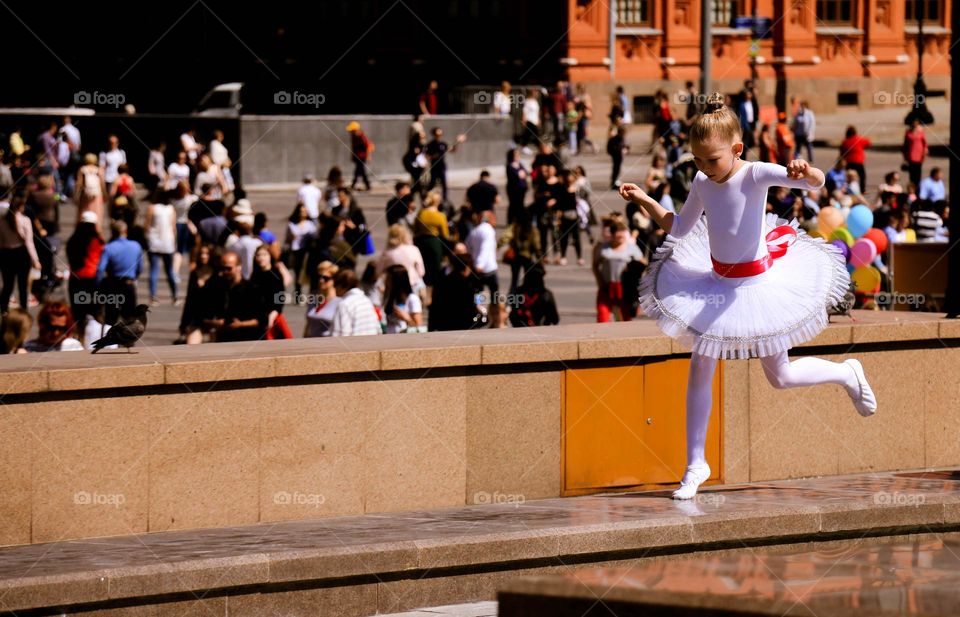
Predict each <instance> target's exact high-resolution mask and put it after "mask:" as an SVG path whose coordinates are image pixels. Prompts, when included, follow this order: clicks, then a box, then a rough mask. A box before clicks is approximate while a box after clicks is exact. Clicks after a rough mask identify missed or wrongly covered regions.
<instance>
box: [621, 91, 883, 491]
mask: <svg viewBox="0 0 960 617" xmlns="http://www.w3.org/2000/svg"><path fill="white" fill-rule="evenodd" d="M741 139H742V134H741V132H740V123H739V121H738V120H737V117H736V116H735V115H734V114H733V112H732V111H731V110H730V109H729V108H727V107H726V106H725V105H724V103H723V96H722V95H721V94H719V93H715V94H713V95H711V97H710V99H709V102H708V104H707V109H706V112H705V113H704V114H703V115H701V116H700V117H698V118H697V119H696V120H695V121H694V123H693V125H692V126H691V127H690V146H691V149H692V151H693V155H694V160H695V162H696V165H697V167H698V168H699V170H700V171H699V172H697V175H696V177H695V178H694V180H693V184H692V186H691V188H690V195H689V196H688V197H687V200H686V203H685V204H684V206H683V208H682V209H681V211H680V214H677V215H674V214H673V213H672V212H669V211H667V210H666V209H665V208H663V206H661V205H660V204H659V203H657V202H656V201H655V200H653V199H651V198H650V196H649V195H647V194H646V193H645V192H644V191H643V190H642V189H641V188H640V187H638V186H637V185H636V184H624V185H623V186H621V187H620V195H621V197H623V198H624V199H626V200H628V201H632V202H634V203H636V204H638V205H639V206H641V207H642V208H643V209H644V210H645V211H646V212H647V214H649V215H650V216H651V217H652V218H653V219H654V220H656V221H657V223H658V224H659V225H660V226H661V227H662V228H663V229H664V230H666V231H667V232H668V233H669V235H668V236H667V240H666V241H665V242H664V244H663V246H661V247H660V248H659V249H658V250H657V252H656V255H655V258H654V260H653V262H652V263H651V264H650V266H649V267H648V268H647V273H646V276H645V277H644V279H643V281H642V282H641V284H640V305H641V307H642V308H643V312H644V313H645V314H646V315H649V316H650V317H653V318H655V319H656V320H657V325H658V326H659V327H660V328H661V329H662V330H663V331H664V332H665V333H666V334H668V335H669V336H671V337H673V338H676V339H679V340H681V341H683V342H685V343H686V344H687V345H688V346H689V347H690V349H691V351H692V356H691V360H690V375H689V378H688V383H687V469H686V472H685V473H684V475H683V480H682V481H681V483H680V488H678V489H677V490H676V491H674V493H673V497H674V498H676V499H690V498H692V497H693V496H694V495H696V493H697V489H698V488H699V486H700V485H701V484H702V483H703V482H704V481H706V480H707V479H708V478H709V477H710V467H709V466H708V465H707V461H706V458H705V456H704V445H705V443H706V438H707V422H708V420H709V419H710V408H711V406H712V401H711V393H712V388H713V387H712V382H713V374H714V370H715V368H716V365H717V360H718V359H721V358H724V359H736V358H751V357H756V358H760V363H761V365H762V366H763V371H764V374H766V376H767V379H768V380H769V381H770V383H771V384H772V385H773V386H774V387H775V388H795V387H799V386H812V385H816V384H825V383H834V384H840V385H841V386H843V387H844V388H846V391H847V393H848V394H849V395H850V398H851V399H853V403H854V406H855V407H856V409H857V411H858V412H859V413H860V414H861V415H863V416H870V415H872V414H873V413H875V412H876V409H877V402H876V397H875V396H874V394H873V390H871V388H870V385H869V384H868V383H867V380H866V377H865V376H864V373H863V367H862V366H861V365H860V362H859V361H857V360H854V359H848V360H845V361H844V362H830V361H828V360H823V359H821V358H812V357H806V358H798V359H796V360H793V361H790V359H789V358H788V357H787V350H788V349H790V348H791V347H793V346H794V345H798V344H800V343H803V342H806V341H808V340H811V339H813V338H814V337H815V336H816V335H817V334H819V333H820V332H821V331H822V330H823V329H824V328H825V327H826V326H827V308H828V307H831V306H833V305H835V304H837V303H838V302H839V301H840V300H841V299H842V298H843V296H844V294H845V293H846V291H847V289H848V287H849V285H850V276H849V274H848V273H847V269H846V267H845V265H844V259H843V257H842V255H841V254H840V252H839V250H838V249H837V248H836V247H834V246H833V245H831V244H828V243H826V242H824V241H823V240H822V239H820V238H812V237H810V236H808V235H806V234H805V233H804V232H803V231H802V230H801V229H799V226H798V224H797V222H796V220H794V221H790V222H787V221H785V220H782V219H779V220H778V219H777V217H776V215H774V214H765V210H766V197H767V189H769V188H770V187H771V186H786V187H790V188H798V189H815V188H819V187H822V186H823V185H824V175H823V172H822V171H820V170H819V169H816V168H814V167H812V166H811V165H810V164H808V163H807V162H806V161H804V160H801V159H797V160H794V161H790V163H789V164H788V165H787V166H786V167H783V166H781V165H776V164H773V163H762V162H756V161H745V160H742V159H741V158H740V155H741V153H742V152H743V142H742V141H741ZM702 214H706V219H705V220H704V219H702V218H701V215H702Z"/></svg>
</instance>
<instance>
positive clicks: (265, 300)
mask: <svg viewBox="0 0 960 617" xmlns="http://www.w3.org/2000/svg"><path fill="white" fill-rule="evenodd" d="M510 93H511V86H510V84H508V83H506V82H505V83H504V84H503V85H502V88H501V90H500V91H499V92H498V93H497V96H494V97H493V99H492V102H491V105H492V108H493V110H494V111H495V112H496V113H502V114H504V115H508V114H512V113H513V106H515V105H517V102H516V100H515V99H511V98H510ZM541 100H542V101H544V102H545V104H544V105H541V103H540V101H541ZM699 100H700V97H699V96H698V93H697V92H696V90H695V88H694V86H693V84H692V83H689V82H688V83H687V85H686V87H685V89H683V90H682V91H681V92H679V93H675V94H673V95H668V94H667V93H666V92H664V91H659V92H657V93H656V95H655V96H654V104H653V109H652V116H653V119H654V122H653V124H654V127H653V131H654V133H653V135H652V139H651V146H650V148H649V150H648V152H647V154H646V155H647V156H649V165H648V166H645V173H643V174H641V177H642V188H643V189H644V190H645V191H646V192H647V193H648V194H649V195H651V196H652V197H653V198H654V199H655V200H657V201H658V202H659V203H660V204H661V205H663V206H664V208H666V209H667V210H670V211H673V212H677V211H678V210H679V209H680V208H682V205H683V203H684V201H685V200H686V198H687V194H688V193H689V190H690V186H691V183H692V180H693V178H694V176H695V174H696V173H697V165H696V161H695V159H694V156H693V154H692V153H691V152H690V150H689V145H688V143H687V128H688V127H689V126H690V124H691V123H692V122H693V120H694V119H695V118H696V117H697V116H698V114H699V113H701V109H700V107H699V104H698V102H699ZM419 105H420V108H421V112H422V113H419V114H418V115H417V116H416V118H415V120H414V122H413V123H412V125H411V127H410V131H409V133H408V135H407V140H408V142H407V143H408V147H407V151H406V153H405V155H404V157H403V165H404V168H405V169H406V170H407V172H408V174H409V178H408V179H407V180H404V181H400V182H397V183H396V184H395V186H394V192H393V195H391V197H390V198H389V199H388V201H387V203H386V204H385V210H384V212H383V219H385V220H386V223H387V226H388V230H387V240H386V246H385V247H383V249H382V250H380V251H377V249H376V247H375V246H374V242H373V237H372V235H371V229H370V226H369V225H368V222H367V217H366V215H365V213H364V210H363V208H361V206H360V204H359V202H358V201H357V199H356V193H357V192H359V191H366V190H369V189H370V187H371V181H370V178H369V176H368V171H369V169H368V162H369V157H370V155H371V154H372V153H373V151H374V149H375V145H374V144H373V142H372V141H371V140H370V139H369V138H368V137H367V136H366V135H365V134H364V132H363V130H362V127H361V126H360V124H359V123H358V122H351V123H350V124H349V125H348V126H347V127H346V130H347V132H348V133H349V135H350V148H351V154H352V158H353V163H354V169H353V177H352V181H351V182H348V178H347V176H346V175H345V174H344V171H343V170H342V169H340V168H339V167H337V166H333V167H331V168H330V169H329V171H328V173H327V174H326V177H325V179H324V181H323V182H318V181H317V178H316V177H315V176H314V175H313V174H312V173H306V174H304V177H303V182H302V184H301V185H300V187H299V188H298V190H297V191H296V195H295V197H294V196H291V203H292V210H291V212H290V215H289V216H288V217H287V218H286V219H285V220H283V221H282V222H281V223H280V224H278V225H276V226H274V227H271V225H270V222H269V221H268V220H267V216H266V214H265V212H263V211H262V210H261V211H257V209H255V207H254V204H253V203H252V202H251V200H250V199H249V198H248V196H247V195H246V194H245V192H244V191H243V189H242V188H241V187H239V186H238V185H237V184H236V183H235V182H234V180H233V177H232V175H231V167H232V160H231V157H230V153H229V152H228V149H227V148H226V146H225V145H224V136H223V134H222V133H221V132H219V131H214V132H212V133H211V134H210V135H209V139H207V140H202V139H201V138H200V136H199V135H198V134H197V132H196V131H194V130H188V131H185V132H184V133H183V134H182V135H181V136H180V139H179V144H178V146H179V147H178V148H176V152H175V154H174V155H173V156H172V157H170V156H168V150H167V146H166V144H157V145H156V147H154V148H152V149H151V150H150V153H149V155H148V160H147V175H146V177H143V178H137V179H134V178H133V176H132V175H131V173H130V166H129V165H128V161H127V154H126V152H125V151H124V150H123V149H122V147H121V144H120V140H119V138H118V137H117V136H115V135H112V136H110V137H109V139H108V140H107V143H106V147H105V148H104V149H103V150H102V151H101V152H99V153H94V152H91V151H88V149H85V148H84V144H83V142H82V141H81V134H80V131H79V130H78V129H77V127H76V126H74V125H73V123H72V122H71V120H70V118H64V119H63V121H62V122H61V123H51V124H50V126H49V128H48V129H47V130H45V131H44V132H43V133H42V134H41V135H40V136H39V137H38V139H37V140H36V143H35V145H34V146H33V147H32V148H31V146H30V145H28V144H27V143H26V142H25V140H24V139H23V137H22V135H21V134H20V132H19V131H15V132H14V133H13V134H11V135H10V139H9V146H10V150H9V151H8V152H7V153H6V154H5V155H4V157H3V160H2V164H0V193H2V195H0V271H2V288H0V313H2V314H3V315H4V319H3V341H4V343H3V350H5V351H7V352H16V351H48V350H71V349H83V348H88V349H89V348H90V346H91V344H92V342H93V341H94V340H96V339H97V338H100V337H102V336H103V335H104V334H105V333H106V332H107V331H108V330H109V328H110V325H111V324H113V323H115V322H116V320H117V319H118V318H119V317H121V316H125V315H129V314H130V312H131V311H133V310H134V308H135V307H136V306H137V304H138V302H139V299H138V282H139V280H140V279H141V277H142V276H144V275H146V279H147V281H146V283H147V288H148V290H149V298H147V299H146V302H147V303H149V304H150V305H152V306H156V305H158V304H159V303H160V294H159V287H160V284H161V281H160V279H161V275H162V278H164V279H165V283H166V285H167V286H168V287H169V301H170V302H171V303H172V304H173V305H174V306H175V307H177V308H178V309H179V311H180V313H181V318H180V322H179V336H178V337H177V339H176V341H174V342H176V343H184V344H197V343H203V342H224V341H253V340H259V339H285V338H293V337H295V336H303V337H326V336H351V335H366V334H395V333H415V332H425V331H427V330H460V329H470V328H478V327H505V326H514V327H527V326H537V325H550V324H556V323H558V322H559V321H560V317H559V311H558V307H557V303H556V299H555V297H554V295H553V294H552V293H551V291H550V290H549V289H548V288H547V286H546V274H547V267H548V266H549V265H558V266H565V265H567V264H568V258H571V262H570V263H571V265H572V264H573V261H572V260H573V259H575V260H576V262H575V263H576V265H577V266H578V267H583V268H587V267H589V268H590V271H591V272H592V275H593V277H594V279H595V281H596V284H597V293H596V317H597V321H599V322H606V321H610V320H614V319H615V320H618V321H629V320H631V319H633V318H635V317H637V316H638V314H639V312H640V311H639V306H638V293H637V291H638V288H639V283H640V279H641V277H642V276H643V273H644V270H645V268H646V265H647V263H648V262H649V260H650V258H651V256H652V254H653V252H654V251H655V250H656V249H657V247H658V246H659V245H660V244H661V243H662V242H663V239H664V235H665V234H664V232H663V230H662V229H660V228H659V227H658V226H657V224H656V223H655V222H654V221H652V220H651V219H650V218H649V217H648V216H646V215H645V213H644V212H643V211H642V209H640V208H639V207H637V206H636V205H635V204H633V203H628V204H626V207H625V209H624V210H623V211H622V212H621V211H618V210H614V211H613V212H610V213H609V214H607V215H605V216H602V217H599V218H598V217H597V216H596V214H595V212H594V202H595V195H594V189H593V187H592V185H591V181H590V179H588V177H587V172H586V170H585V168H584V167H583V165H578V164H575V163H574V162H573V159H572V157H573V156H575V155H578V154H581V153H588V152H589V153H595V152H596V149H595V148H594V146H593V143H592V142H591V141H590V139H589V133H588V127H589V124H590V121H591V120H592V119H593V104H592V101H591V100H590V96H589V95H588V94H587V93H586V92H585V91H584V89H583V87H582V86H577V87H574V86H572V85H571V84H569V83H567V82H559V83H557V84H556V86H555V87H554V88H552V89H549V90H547V89H543V90H540V89H532V90H530V91H528V92H527V93H526V96H525V97H524V99H523V100H522V103H520V105H521V106H522V109H521V110H520V114H521V117H522V132H521V135H520V138H519V139H518V140H517V144H516V146H515V147H512V148H510V149H509V150H508V151H507V152H506V153H505V154H506V157H505V166H504V172H505V177H506V183H505V186H503V187H498V186H496V185H495V184H494V183H493V182H492V181H491V174H490V173H488V172H487V171H483V172H482V173H480V176H479V178H478V179H477V181H476V182H475V183H474V184H472V185H471V186H470V187H469V188H468V189H467V191H466V195H465V198H464V200H463V202H462V203H461V204H459V205H456V206H455V205H454V204H453V203H451V201H450V199H449V197H450V193H449V191H448V186H447V180H446V169H447V167H446V165H447V162H446V161H447V157H448V156H449V155H451V154H454V153H455V152H456V151H457V149H458V148H459V147H460V146H461V145H462V144H464V143H465V142H466V137H465V136H464V135H459V136H457V137H456V139H455V140H453V143H452V144H448V143H447V142H446V141H445V140H444V136H443V131H442V130H441V129H440V128H438V127H428V126H427V125H428V124H429V120H430V117H431V115H432V114H435V113H436V85H435V84H431V86H430V88H428V90H427V92H426V93H425V94H424V95H423V96H422V97H421V99H420V102H419ZM728 105H729V106H730V107H731V108H732V109H733V110H735V112H736V115H737V117H738V118H739V119H740V123H741V127H742V129H743V134H744V145H745V150H744V156H745V157H747V156H751V153H755V156H756V158H759V159H760V160H763V161H769V162H775V163H781V164H784V163H786V162H789V161H790V160H792V159H794V158H798V157H806V158H807V159H808V160H811V161H812V160H813V149H812V143H813V140H814V137H815V130H816V122H815V118H814V114H813V112H812V111H811V110H810V108H809V106H808V104H807V103H806V101H802V100H797V101H795V104H794V105H793V106H792V108H791V109H790V110H783V111H781V112H780V113H779V114H778V120H777V121H776V122H775V123H771V124H765V123H761V122H760V121H759V119H760V110H759V106H758V103H757V97H756V92H755V89H754V85H753V83H752V82H750V81H748V82H746V83H745V84H744V88H743V90H742V91H741V92H740V93H739V94H738V95H737V96H735V97H731V98H730V99H729V100H728ZM610 108H611V111H610V114H609V127H608V129H607V144H606V151H607V154H608V155H609V156H610V157H611V179H610V188H612V189H616V188H617V187H619V185H620V173H621V168H622V163H623V160H624V156H625V155H626V154H627V152H628V148H627V139H626V138H627V131H628V129H629V127H630V126H631V124H632V122H633V118H632V115H633V112H634V110H633V106H632V104H631V103H630V101H629V100H628V97H627V96H626V95H625V93H624V91H623V89H622V88H617V89H616V91H615V92H613V93H612V94H611V105H610ZM428 128H429V131H428ZM428 132H429V135H430V138H429V139H427V135H428ZM870 146H871V142H870V140H869V139H868V138H866V137H863V136H861V135H860V134H858V132H857V130H856V128H855V127H852V126H851V127H849V129H848V130H847V134H846V138H845V139H844V141H843V143H842V144H841V146H840V150H839V152H838V156H837V160H836V163H835V164H834V165H833V166H832V169H830V171H829V172H828V174H827V181H826V186H825V187H824V188H823V189H815V190H809V191H804V192H801V191H798V190H789V189H786V188H779V189H774V190H771V191H770V194H769V195H768V211H771V212H776V213H777V214H778V215H780V216H782V217H784V218H794V217H795V218H797V219H798V220H799V221H800V224H801V225H803V226H805V227H806V228H808V229H815V228H816V223H817V214H818V213H819V211H820V209H821V208H823V207H824V206H828V205H832V206H835V207H837V208H839V209H841V210H842V211H849V209H850V208H852V207H854V206H856V205H858V204H865V205H867V206H869V207H870V209H871V210H873V211H874V213H875V217H874V221H875V226H877V227H879V228H881V229H883V231H884V232H885V233H886V234H887V236H888V237H889V239H890V240H891V242H903V241H911V240H913V239H915V240H917V241H936V240H944V239H946V233H947V232H946V222H947V220H948V217H949V206H948V201H947V196H946V190H945V186H944V182H943V178H942V173H941V170H940V169H938V168H936V167H934V168H932V169H930V170H929V172H928V175H927V176H925V177H924V176H923V172H924V170H923V165H924V161H925V159H926V157H927V155H928V152H929V148H928V146H927V143H926V137H925V133H924V128H923V126H921V125H920V123H919V122H914V124H913V125H912V126H911V127H910V128H909V129H907V131H906V133H905V135H904V143H903V159H904V162H903V166H902V168H901V169H900V170H893V171H890V172H889V173H887V174H886V175H885V177H884V179H883V182H882V183H880V184H879V185H877V187H876V190H868V188H867V184H866V170H865V158H866V156H867V153H868V151H869V148H870ZM531 157H532V162H530V163H527V162H525V160H527V161H529V160H530V158H531ZM901 172H903V173H905V174H906V177H907V178H908V181H907V182H906V183H904V182H903V180H902V176H901ZM68 204H72V205H73V206H74V207H75V209H72V208H70V207H68ZM503 206H505V208H504V207H503ZM367 207H368V208H369V206H367ZM498 207H499V208H498ZM71 210H73V211H74V212H75V213H76V214H75V215H76V219H75V225H74V229H73V232H72V234H71V235H70V237H69V238H67V239H66V241H65V242H63V239H62V238H61V237H60V227H61V219H62V217H63V216H65V215H66V213H67V212H71ZM498 210H500V211H501V212H503V211H505V213H506V216H505V219H506V220H505V221H503V223H504V224H503V225H501V226H499V227H498V223H499V222H500V221H498V215H497V211H498ZM377 220H380V213H378V216H377ZM571 248H572V256H571V252H570V249H571ZM885 260H886V256H885V255H882V256H878V258H877V264H876V265H877V266H878V268H880V269H881V270H882V271H884V272H885V271H886V270H885ZM588 262H589V263H588ZM501 265H508V266H509V270H510V280H509V284H507V285H503V286H502V285H501V281H500V275H499V269H500V267H501ZM64 266H65V267H64ZM63 270H66V271H67V272H68V275H67V276H66V277H64V276H63V275H62V271H63ZM32 273H38V275H36V274H32ZM181 273H185V274H186V276H185V277H184V278H186V280H185V281H183V280H181ZM504 282H505V281H504ZM40 304H42V307H41V308H40V310H39V312H38V314H37V317H36V322H37V324H36V325H37V332H38V333H37V334H36V336H31V332H32V330H31V328H32V325H33V321H34V320H33V319H32V318H31V315H30V312H29V310H28V309H29V308H31V307H34V306H38V305H40ZM291 310H298V311H304V317H305V319H304V322H305V326H304V328H303V331H302V332H296V333H295V332H293V331H292V329H291V327H290V325H289V323H288V321H287V318H286V317H285V315H284V313H285V311H291Z"/></svg>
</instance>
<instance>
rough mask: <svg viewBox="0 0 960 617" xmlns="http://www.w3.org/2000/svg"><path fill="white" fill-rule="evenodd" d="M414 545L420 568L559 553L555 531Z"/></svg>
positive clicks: (445, 539) (467, 538) (418, 542)
mask: <svg viewBox="0 0 960 617" xmlns="http://www.w3.org/2000/svg"><path fill="white" fill-rule="evenodd" d="M415 544H416V546H417V550H418V565H419V567H420V568H421V569H423V568H445V567H455V566H467V565H482V564H491V563H505V562H509V561H519V560H523V559H542V558H544V557H552V556H555V555H556V554H557V550H558V541H557V533H556V530H555V529H536V530H524V531H509V532H503V533H495V534H485V535H483V536H464V537H462V538H456V537H454V538H433V539H428V540H417V541H416V542H415Z"/></svg>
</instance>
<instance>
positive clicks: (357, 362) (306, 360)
mask: <svg viewBox="0 0 960 617" xmlns="http://www.w3.org/2000/svg"><path fill="white" fill-rule="evenodd" d="M275 362H276V375H277V377H295V376H300V375H328V374H337V375H339V374H343V373H358V372H366V371H378V370H380V352H379V351H354V352H351V353H335V352H331V353H317V354H304V355H290V356H277V357H276V358H275Z"/></svg>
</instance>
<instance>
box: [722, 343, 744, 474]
mask: <svg viewBox="0 0 960 617" xmlns="http://www.w3.org/2000/svg"><path fill="white" fill-rule="evenodd" d="M749 369H750V366H749V362H748V361H743V360H725V361H724V362H723V432H722V435H723V469H722V470H720V471H721V472H722V475H721V477H722V479H723V482H724V483H725V484H736V483H740V482H748V481H749V480H750V370H749Z"/></svg>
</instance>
